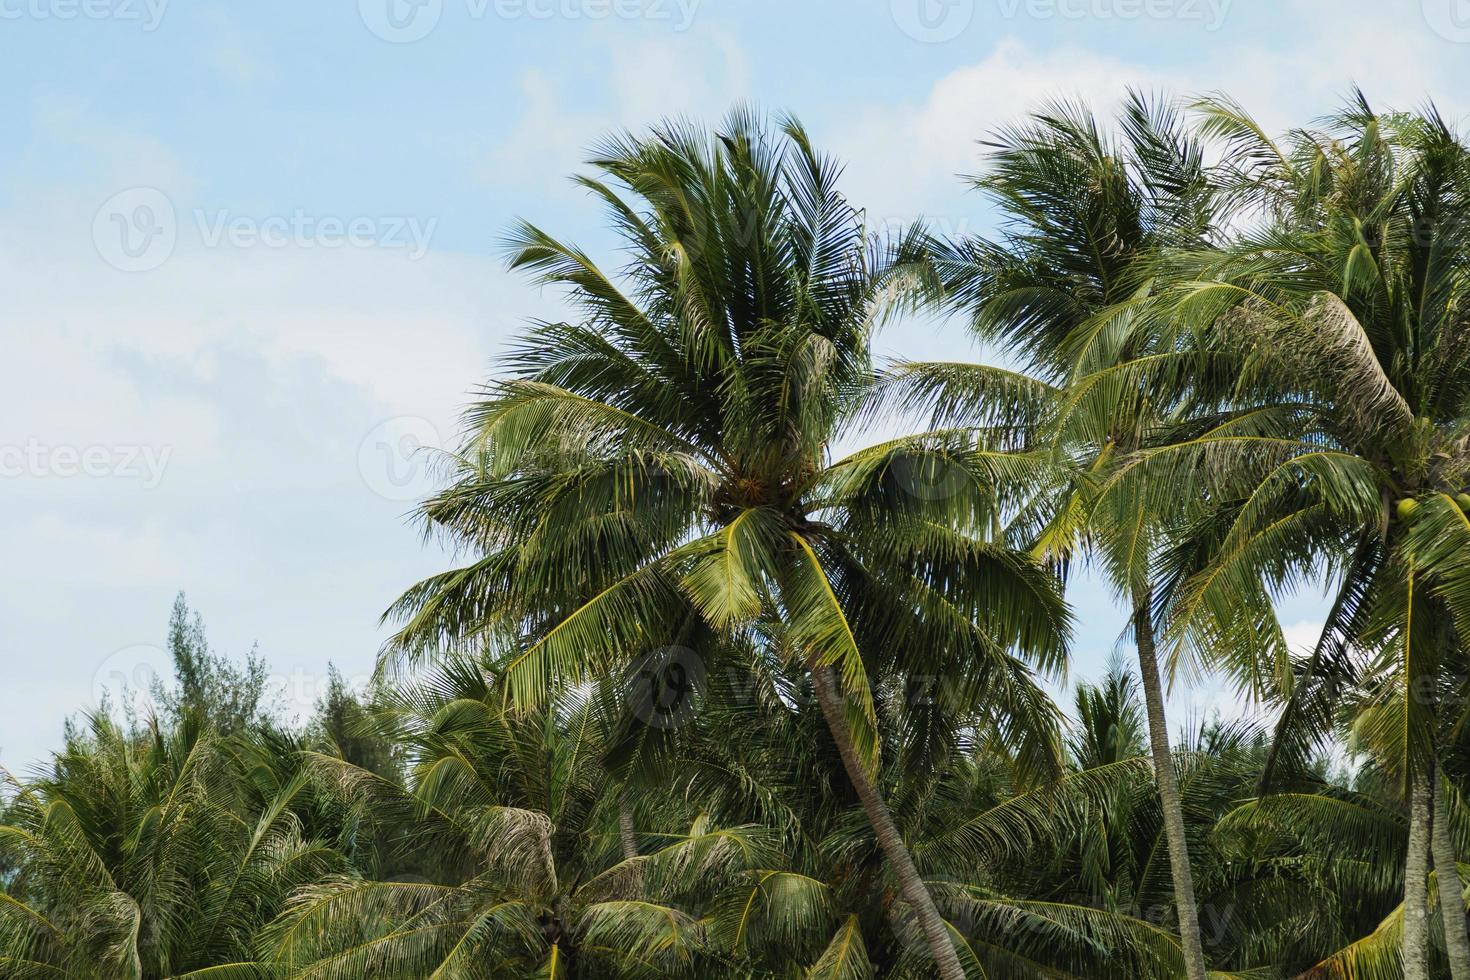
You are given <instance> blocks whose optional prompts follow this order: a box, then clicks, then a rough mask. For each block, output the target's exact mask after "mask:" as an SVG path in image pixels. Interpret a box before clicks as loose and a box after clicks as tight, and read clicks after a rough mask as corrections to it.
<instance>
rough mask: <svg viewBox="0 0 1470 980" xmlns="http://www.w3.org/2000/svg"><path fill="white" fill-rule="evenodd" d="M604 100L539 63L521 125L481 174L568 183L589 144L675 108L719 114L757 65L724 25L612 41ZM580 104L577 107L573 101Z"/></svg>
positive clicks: (741, 92) (525, 182) (546, 186)
mask: <svg viewBox="0 0 1470 980" xmlns="http://www.w3.org/2000/svg"><path fill="white" fill-rule="evenodd" d="M608 60H609V65H608V68H607V70H606V73H605V80H606V88H605V91H603V92H601V93H599V94H600V95H601V97H602V103H601V104H598V105H596V108H595V109H593V108H583V107H582V106H586V105H587V100H586V99H585V98H584V97H581V96H580V93H576V92H572V91H567V90H564V89H563V87H562V86H561V85H559V84H558V79H557V78H556V77H554V76H552V75H549V74H548V73H546V72H545V71H542V70H541V69H539V68H531V69H528V70H526V71H525V72H523V73H522V74H521V76H520V79H519V86H520V94H521V100H522V104H521V111H520V114H519V119H518V120H517V122H516V124H515V126H514V128H513V129H512V130H511V131H510V133H509V134H507V135H506V136H505V137H504V138H502V139H498V140H497V142H496V144H495V146H493V147H492V148H490V149H489V150H487V151H486V152H485V153H484V154H483V158H482V159H483V163H482V164H481V167H480V173H479V176H480V178H481V179H482V180H484V181H486V182H488V183H495V184H504V183H510V184H516V185H522V186H527V187H533V188H535V189H536V190H538V191H540V192H551V193H555V192H557V191H558V190H559V189H564V188H566V187H567V186H568V185H567V182H566V180H565V178H566V177H567V175H568V174H571V173H573V172H575V171H576V170H578V169H580V168H581V165H582V162H583V158H584V156H585V152H586V150H587V148H588V147H589V146H590V145H592V144H593V143H595V142H596V141H597V140H598V139H600V138H602V137H603V136H605V135H607V134H608V133H610V132H614V131H617V130H621V129H631V130H637V129H639V128H642V127H645V126H649V125H652V124H653V123H656V122H658V121H659V120H660V119H664V118H668V117H670V116H679V115H687V116H690V117H692V118H696V119H700V120H703V121H707V122H713V121H715V120H717V119H718V118H719V117H720V116H722V115H723V114H724V113H725V112H726V110H728V109H729V108H730V106H731V105H733V104H735V103H737V102H740V101H741V100H743V99H745V98H746V97H747V96H748V94H749V91H750V72H749V67H748V65H747V63H746V59H745V55H744V52H743V51H742V50H741V48H740V45H739V44H738V42H736V40H735V39H734V38H733V37H732V36H730V35H729V34H726V33H724V32H722V31H719V30H716V29H713V28H711V29H705V30H696V31H692V32H689V33H686V34H680V35H678V36H677V39H676V40H675V41H673V42H672V43H669V42H667V41H665V42H659V41H654V40H637V41H628V42H625V43H622V44H619V45H617V46H615V47H612V48H610V49H609V53H608ZM574 101H575V102H577V103H578V105H579V108H576V109H573V108H571V107H570V105H571V103H573V102H574Z"/></svg>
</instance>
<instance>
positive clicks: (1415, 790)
mask: <svg viewBox="0 0 1470 980" xmlns="http://www.w3.org/2000/svg"><path fill="white" fill-rule="evenodd" d="M1408 778H1409V850H1408V854H1407V855H1406V856H1405V857H1404V948H1403V958H1404V980H1429V819H1430V818H1429V811H1430V807H1431V805H1430V801H1429V797H1430V790H1429V780H1428V779H1426V778H1425V777H1424V774H1423V773H1411V774H1410V775H1409V777H1408Z"/></svg>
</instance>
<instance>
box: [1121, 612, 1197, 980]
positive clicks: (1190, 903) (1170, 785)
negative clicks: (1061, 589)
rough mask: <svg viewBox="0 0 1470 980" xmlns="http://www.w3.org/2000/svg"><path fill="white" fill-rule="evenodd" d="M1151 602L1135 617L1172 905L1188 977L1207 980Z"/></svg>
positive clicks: (1140, 672)
mask: <svg viewBox="0 0 1470 980" xmlns="http://www.w3.org/2000/svg"><path fill="white" fill-rule="evenodd" d="M1151 601H1152V597H1150V596H1144V597H1143V599H1142V600H1141V601H1140V602H1139V603H1138V606H1137V608H1136V609H1135V610H1134V612H1133V630H1134V633H1135V640H1136V642H1137V644H1138V671H1139V674H1140V675H1141V676H1142V679H1143V700H1144V704H1145V706H1146V707H1147V709H1148V739H1149V745H1150V746H1151V747H1152V749H1153V756H1154V781H1155V782H1156V783H1157V784H1158V788H1159V806H1160V809H1161V810H1162V811H1163V816H1164V836H1165V837H1166V838H1167V839H1168V842H1169V867H1170V869H1171V870H1172V871H1173V873H1174V904H1175V906H1176V908H1177V909H1178V914H1179V941H1180V944H1181V946H1182V947H1183V951H1184V970H1185V976H1187V977H1188V978H1189V980H1205V949H1204V943H1203V942H1201V940H1200V931H1199V909H1198V907H1197V906H1196V905H1195V901H1194V874H1193V872H1192V871H1191V870H1190V867H1189V843H1188V841H1187V840H1186V839H1185V836H1184V810H1183V809H1182V808H1181V807H1180V805H1179V783H1178V782H1177V781H1176V780H1175V777H1174V760H1173V757H1172V755H1171V753H1170V751H1169V724H1168V721H1167V720H1166V718H1165V717H1164V691H1163V685H1162V683H1161V682H1160V681H1159V658H1158V651H1157V649H1156V647H1155V645H1154V622H1153V613H1152V612H1151V611H1150V609H1149V605H1150V603H1151Z"/></svg>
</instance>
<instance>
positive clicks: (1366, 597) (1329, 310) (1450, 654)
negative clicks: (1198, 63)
mask: <svg viewBox="0 0 1470 980" xmlns="http://www.w3.org/2000/svg"><path fill="white" fill-rule="evenodd" d="M1201 110H1202V112H1203V114H1204V116H1203V118H1204V132H1205V133H1206V134H1207V135H1209V136H1211V137H1214V138H1218V139H1222V140H1223V141H1224V142H1225V146H1226V151H1227V152H1226V157H1227V159H1228V160H1230V161H1232V162H1233V165H1234V174H1233V176H1232V179H1231V181H1230V182H1229V183H1230V188H1229V189H1230V193H1231V195H1232V197H1233V198H1234V199H1235V200H1236V202H1237V211H1238V215H1237V223H1238V224H1240V225H1241V226H1242V227H1243V228H1244V229H1245V230H1243V231H1241V232H1239V233H1238V234H1237V235H1235V236H1233V238H1232V240H1231V241H1230V242H1228V243H1227V244H1225V245H1224V246H1222V247H1221V248H1220V249H1218V250H1217V251H1213V252H1209V253H1197V254H1192V255H1184V256H1178V257H1176V258H1174V259H1172V260H1171V262H1170V268H1169V270H1168V272H1167V275H1168V276H1169V277H1170V278H1171V281H1172V283H1173V285H1172V287H1171V288H1170V289H1169V290H1167V291H1165V292H1163V293H1162V297H1163V298H1162V299H1161V301H1160V303H1159V305H1158V308H1157V315H1158V316H1159V318H1160V319H1161V320H1167V321H1168V322H1169V323H1171V324H1175V325H1178V327H1179V329H1180V330H1181V331H1182V332H1183V333H1184V334H1189V333H1191V332H1192V336H1193V337H1194V340H1193V342H1194V343H1197V344H1198V345H1199V346H1200V347H1202V348H1205V349H1215V350H1230V351H1234V352H1237V353H1238V354H1239V355H1240V361H1241V370H1240V372H1239V374H1238V376H1237V377H1236V378H1235V379H1234V381H1233V384H1232V385H1231V386H1230V388H1229V389H1228V390H1227V391H1225V392H1224V393H1223V397H1224V398H1225V399H1227V400H1228V401H1229V402H1231V403H1232V404H1234V405H1235V406H1237V407H1238V408H1240V409H1242V410H1248V414H1246V415H1242V416H1240V418H1241V419H1242V420H1244V424H1241V423H1237V424H1235V425H1233V426H1229V427H1218V428H1214V429H1209V430H1206V431H1197V432H1195V433H1193V434H1192V435H1191V436H1190V437H1188V438H1180V439H1177V440H1174V442H1173V444H1172V445H1164V446H1159V447H1147V448H1141V449H1140V450H1139V451H1138V452H1137V453H1136V454H1135V456H1134V459H1133V461H1132V462H1130V464H1129V465H1128V466H1127V467H1124V468H1123V470H1124V471H1123V472H1122V474H1121V475H1119V477H1118V482H1119V483H1120V485H1121V484H1124V483H1130V482H1132V481H1133V480H1134V475H1139V479H1138V480H1137V483H1136V485H1137V486H1141V485H1143V484H1147V485H1148V486H1152V487H1154V488H1155V492H1154V494H1153V496H1154V497H1155V498H1156V497H1157V495H1158V492H1159V490H1160V489H1161V488H1163V486H1164V483H1163V481H1166V480H1169V479H1175V480H1178V479H1181V478H1186V479H1198V478H1199V477H1200V476H1201V475H1204V476H1206V477H1208V481H1207V482H1208V487H1209V490H1208V496H1209V498H1210V499H1211V500H1212V501H1213V502H1215V503H1216V504H1222V503H1225V504H1228V506H1227V507H1225V509H1224V510H1222V511H1221V512H1220V513H1219V515H1218V517H1217V520H1216V522H1215V524H1216V527H1215V530H1214V531H1212V532H1211V534H1210V538H1211V540H1212V548H1211V550H1212V552H1213V554H1212V556H1211V558H1210V559H1209V560H1208V561H1207V562H1206V564H1205V566H1204V568H1203V569H1202V570H1201V571H1200V572H1199V573H1198V574H1196V575H1194V576H1193V577H1192V578H1190V579H1189V580H1188V581H1187V583H1186V584H1185V585H1184V586H1183V587H1182V589H1181V590H1180V595H1179V596H1178V598H1177V599H1176V601H1175V603H1174V604H1173V607H1172V609H1171V622H1170V625H1169V635H1170V637H1171V641H1170V642H1171V644H1173V645H1174V647H1175V648H1176V649H1184V648H1187V647H1191V646H1192V647H1194V648H1207V647H1209V648H1213V653H1214V655H1215V656H1217V657H1231V656H1234V657H1237V658H1239V659H1238V661H1237V663H1236V664H1235V666H1236V667H1237V668H1238V669H1239V670H1241V671H1242V672H1247V673H1248V672H1250V671H1252V670H1257V669H1259V667H1260V665H1261V663H1262V662H1263V661H1264V662H1265V663H1267V664H1271V665H1278V664H1282V663H1283V662H1284V653H1283V652H1282V651H1281V650H1280V645H1279V643H1278V644H1276V646H1277V649H1276V650H1274V651H1271V650H1268V651H1267V653H1266V654H1265V656H1264V657H1263V655H1262V647H1261V645H1260V644H1252V643H1235V644H1221V643H1218V642H1217V641H1218V640H1219V638H1220V637H1222V636H1226V635H1233V636H1236V637H1240V636H1242V635H1243V634H1242V633H1241V626H1240V620H1241V618H1242V615H1241V614H1242V611H1246V612H1247V613H1249V612H1250V611H1252V610H1259V609H1260V608H1261V607H1262V605H1263V601H1262V600H1263V597H1264V598H1266V599H1269V598H1270V597H1271V596H1273V595H1279V594H1281V593H1282V592H1283V591H1286V590H1290V589H1291V588H1293V587H1294V586H1295V585H1296V584H1297V583H1299V582H1302V581H1304V577H1305V576H1310V575H1317V574H1321V573H1324V572H1325V574H1326V575H1327V577H1328V578H1329V580H1330V581H1331V582H1332V583H1333V586H1332V589H1333V601H1332V606H1331V610H1330V612H1329V614H1328V617H1327V622H1326V624H1325V626H1324V629H1323V631H1322V634H1321V638H1320V639H1319V641H1318V642H1317V644H1316V646H1315V649H1313V650H1312V651H1311V652H1310V654H1309V656H1308V657H1307V659H1306V660H1305V661H1304V662H1302V663H1300V664H1298V665H1297V670H1296V671H1295V675H1294V676H1292V675H1291V674H1289V673H1288V674H1285V675H1284V676H1282V677H1281V678H1280V679H1281V680H1283V681H1284V682H1286V683H1287V684H1288V685H1289V690H1290V695H1289V697H1288V698H1287V699H1286V701H1285V705H1284V709H1283V716H1282V721H1281V724H1280V727H1279V731H1278V738H1277V743H1278V750H1277V754H1278V756H1280V757H1283V758H1284V757H1289V756H1292V755H1297V756H1300V754H1301V753H1302V752H1303V751H1305V750H1306V749H1309V748H1310V747H1311V746H1313V745H1315V744H1317V743H1318V742H1319V741H1320V739H1321V738H1322V737H1323V736H1325V734H1326V733H1327V732H1328V731H1329V730H1330V727H1331V725H1332V723H1333V721H1334V720H1335V717H1336V712H1335V706H1336V704H1337V703H1338V701H1339V695H1340V694H1341V693H1342V692H1343V691H1344V690H1349V689H1352V688H1353V686H1354V685H1355V684H1357V683H1359V682H1361V681H1364V680H1365V679H1371V680H1372V682H1373V683H1374V684H1376V685H1377V688H1378V691H1379V694H1378V696H1377V701H1378V703H1379V705H1380V706H1382V705H1392V706H1393V710H1381V708H1380V710H1375V711H1373V712H1371V713H1369V714H1367V715H1364V716H1363V717H1361V718H1360V719H1359V721H1358V723H1357V724H1358V729H1357V730H1358V733H1359V735H1360V736H1361V737H1362V738H1364V739H1366V740H1368V741H1369V742H1371V743H1374V744H1376V745H1378V746H1380V747H1383V748H1384V751H1385V752H1387V753H1388V755H1389V756H1390V757H1387V758H1384V757H1383V756H1380V758H1381V759H1382V761H1383V763H1384V764H1385V766H1386V768H1387V769H1388V771H1390V772H1391V773H1393V774H1394V775H1395V776H1396V777H1397V778H1398V779H1400V780H1401V781H1402V786H1403V789H1404V794H1405V796H1406V797H1407V799H1408V801H1409V820H1408V834H1407V858H1406V864H1405V874H1404V889H1405V903H1404V909H1403V913H1402V936H1403V975H1404V976H1405V977H1407V978H1411V980H1421V978H1424V977H1426V976H1428V972H1429V960H1428V947H1429V941H1428V927H1427V923H1426V919H1427V915H1428V896H1427V887H1428V884H1427V883H1428V880H1429V878H1428V874H1427V872H1428V868H1429V865H1430V862H1431V851H1432V850H1435V851H1437V853H1435V855H1434V857H1435V860H1434V866H1435V868H1436V872H1437V874H1436V877H1437V879H1438V882H1439V887H1440V890H1441V895H1440V907H1441V910H1442V911H1443V913H1444V916H1445V925H1446V927H1447V928H1446V938H1447V947H1448V952H1449V959H1450V966H1451V971H1452V975H1453V976H1455V977H1456V978H1463V977H1467V976H1470V942H1467V941H1466V938H1465V919H1464V915H1463V914H1462V913H1463V907H1464V906H1463V901H1462V898H1461V896H1462V889H1461V886H1460V880H1459V875H1458V871H1457V868H1456V864H1455V855H1454V852H1453V846H1452V845H1450V846H1446V845H1448V844H1449V842H1448V841H1441V847H1440V848H1437V849H1436V848H1432V847H1431V843H1430V841H1431V836H1432V825H1433V822H1434V818H1433V815H1432V811H1433V809H1434V799H1435V797H1436V796H1440V797H1442V796H1443V793H1442V791H1441V792H1440V793H1436V791H1435V787H1436V786H1437V785H1438V784H1439V782H1440V774H1439V772H1440V767H1439V765H1438V762H1437V760H1438V759H1439V758H1441V757H1442V756H1443V754H1444V752H1445V750H1446V746H1445V745H1443V744H1440V743H1439V739H1438V734H1439V733H1442V732H1444V731H1446V730H1451V731H1453V730H1457V726H1456V725H1454V724H1451V725H1449V726H1448V727H1447V726H1446V724H1445V723H1446V722H1457V721H1458V717H1456V718H1454V719H1446V718H1444V717H1443V715H1444V712H1446V711H1448V710H1451V708H1452V706H1453V705H1455V704H1461V705H1463V704H1464V701H1463V687H1464V683H1465V682H1464V677H1465V669H1464V666H1463V664H1464V662H1465V652H1466V648H1465V643H1464V639H1463V637H1464V636H1465V635H1466V634H1465V633H1464V632H1463V631H1464V629H1465V628H1466V627H1467V626H1470V619H1466V618H1465V617H1466V613H1467V612H1470V607H1467V606H1466V602H1465V600H1466V598H1467V596H1470V592H1467V591H1466V590H1465V588H1464V582H1465V581H1466V579H1465V570H1466V568H1467V563H1466V558H1467V557H1470V551H1467V550H1466V549H1467V546H1470V534H1467V529H1470V524H1467V519H1466V517H1465V512H1464V510H1463V509H1462V507H1461V500H1460V499H1458V495H1460V494H1463V493H1464V492H1465V490H1466V484H1467V482H1470V449H1467V443H1466V439H1465V436H1466V432H1467V425H1470V343H1467V340H1466V338H1467V336H1470V335H1467V333H1466V330H1465V322H1464V321H1465V316H1466V311H1465V306H1464V303H1465V301H1464V295H1465V287H1466V286H1467V284H1470V228H1467V226H1466V223H1465V221H1464V220H1463V215H1464V213H1465V205H1466V202H1467V191H1470V153H1467V151H1466V148H1465V146H1464V145H1463V143H1462V142H1461V141H1460V140H1459V139H1458V137H1457V136H1456V135H1455V134H1454V133H1453V132H1452V131H1451V130H1450V129H1449V127H1448V126H1447V125H1446V124H1445V123H1444V122H1443V121H1442V120H1441V119H1440V118H1439V116H1438V115H1437V114H1436V113H1435V112H1434V111H1433V110H1432V109H1430V110H1428V111H1426V112H1425V113H1422V114H1416V115H1406V114H1393V115H1387V116H1380V115H1378V114H1376V113H1374V112H1373V111H1372V110H1371V108H1370V107H1369V106H1368V104H1367V102H1366V101H1365V100H1363V99H1362V97H1361V96H1359V98H1358V100H1357V102H1356V103H1355V104H1353V105H1351V106H1350V107H1349V108H1348V109H1347V110H1346V111H1345V112H1343V113H1342V114H1341V115H1340V116H1338V117H1337V118H1336V119H1334V120H1332V121H1331V122H1330V123H1329V124H1328V126H1327V127H1326V128H1324V129H1321V130H1316V131H1305V130H1304V131H1297V132H1294V133H1293V134H1292V135H1291V136H1290V137H1289V138H1288V140H1287V141H1286V142H1285V143H1284V144H1278V143H1277V142H1275V141H1273V140H1271V139H1270V138H1268V137H1267V136H1266V135H1265V133H1264V131H1263V130H1262V129H1261V128H1260V126H1259V125H1258V124H1256V123H1255V122H1254V121H1253V120H1251V119H1250V117H1249V116H1247V115H1246V114H1245V113H1244V112H1243V111H1242V110H1240V109H1239V107H1237V106H1235V105H1234V104H1232V103H1230V102H1228V101H1226V100H1223V99H1214V100H1209V101H1206V102H1204V103H1203V104H1202V106H1201ZM1144 473H1146V474H1147V475H1146V477H1143V476H1142V474H1144ZM1186 474H1188V476H1187V477H1186ZM1155 481H1158V482H1155ZM1126 492H1129V493H1131V492H1134V490H1133V489H1132V488H1130V489H1129V490H1128V491H1126ZM1142 492H1144V493H1146V494H1147V493H1148V491H1142ZM1250 629H1251V627H1249V626H1247V628H1246V631H1247V632H1249V631H1250ZM1268 639H1269V637H1265V636H1264V635H1263V636H1262V640H1263V641H1265V640H1268ZM1447 695H1450V696H1451V697H1447ZM1268 775H1269V774H1268ZM1447 822H1448V820H1447V819H1445V817H1444V813H1443V812H1442V813H1441V819H1440V823H1441V825H1442V829H1443V825H1444V824H1446V823H1447Z"/></svg>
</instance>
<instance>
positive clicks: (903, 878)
mask: <svg viewBox="0 0 1470 980" xmlns="http://www.w3.org/2000/svg"><path fill="white" fill-rule="evenodd" d="M811 674H812V686H813V687H814V688H815V689H816V692H817V702H818V704H820V705H821V708H822V717H823V718H825V719H826V721H827V729H828V731H830V732H831V733H832V740H833V741H834V742H836V743H837V752H838V754H839V755H841V756H842V767H843V768H844V769H846V770H847V778H848V779H850V780H852V785H853V788H854V789H855V790H857V795H858V799H860V800H861V801H862V804H863V810H864V811H865V812H866V813H867V815H868V822H869V823H871V824H872V825H873V833H874V834H875V835H876V836H877V838H878V846H879V847H880V848H882V850H883V857H884V858H885V859H887V861H888V865H889V867H891V868H892V869H893V873H894V875H895V876H897V878H898V884H899V888H900V889H901V890H902V892H903V897H904V898H905V899H906V900H907V901H908V903H909V905H911V906H913V909H914V911H915V913H916V914H917V915H918V917H919V924H920V926H922V927H923V930H924V938H925V940H926V941H927V943H928V946H929V951H930V952H931V953H932V954H933V955H934V959H935V961H936V962H937V963H938V964H939V976H940V977H942V978H943V980H965V970H964V968H963V967H962V966H960V958H959V956H958V955H957V954H956V953H955V948H954V943H953V942H951V941H950V938H949V929H948V927H947V926H946V925H945V923H944V919H943V918H942V917H941V916H940V915H939V908H938V907H937V906H936V905H935V904H934V897H933V896H932V895H930V894H929V888H928V886H927V885H925V884H924V879H923V878H920V877H919V869H918V868H916V867H914V859H913V858H912V857H911V856H910V855H909V852H908V848H907V847H906V846H905V845H904V842H903V837H902V836H900V835H899V832H898V827H897V826H896V825H895V824H894V822H893V815H892V814H890V813H889V812H888V804H887V803H885V802H883V797H882V796H881V795H880V794H879V792H878V787H877V786H876V785H874V783H873V780H872V779H870V778H869V777H868V774H867V772H866V771H865V770H864V769H863V766H862V763H861V762H859V761H858V757H857V753H856V752H854V751H853V747H852V736H851V734H850V733H849V731H848V727H847V716H846V715H845V714H844V713H843V710H842V701H841V695H840V694H839V693H838V691H837V682H836V680H835V679H834V678H833V676H832V668H831V667H813V668H812V670H811Z"/></svg>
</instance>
